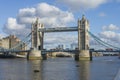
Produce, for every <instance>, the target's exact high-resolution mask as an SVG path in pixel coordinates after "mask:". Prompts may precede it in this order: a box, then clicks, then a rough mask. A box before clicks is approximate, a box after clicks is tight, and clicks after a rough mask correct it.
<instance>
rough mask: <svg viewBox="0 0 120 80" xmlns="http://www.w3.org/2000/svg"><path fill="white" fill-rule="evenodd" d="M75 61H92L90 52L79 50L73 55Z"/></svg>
mask: <svg viewBox="0 0 120 80" xmlns="http://www.w3.org/2000/svg"><path fill="white" fill-rule="evenodd" d="M75 60H76V61H83V60H84V61H85V60H88V61H92V52H91V51H89V50H81V51H78V52H77V53H76V54H75Z"/></svg>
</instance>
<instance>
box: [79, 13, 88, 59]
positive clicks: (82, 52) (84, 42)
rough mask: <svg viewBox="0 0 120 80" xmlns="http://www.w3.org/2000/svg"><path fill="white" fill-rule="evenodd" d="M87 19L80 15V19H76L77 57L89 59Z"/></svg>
mask: <svg viewBox="0 0 120 80" xmlns="http://www.w3.org/2000/svg"><path fill="white" fill-rule="evenodd" d="M88 31H89V21H88V20H87V19H86V18H85V16H84V15H83V16H82V19H81V20H78V55H77V57H78V59H79V60H90V54H89V34H88Z"/></svg>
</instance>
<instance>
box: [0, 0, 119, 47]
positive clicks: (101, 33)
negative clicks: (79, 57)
mask: <svg viewBox="0 0 120 80" xmlns="http://www.w3.org/2000/svg"><path fill="white" fill-rule="evenodd" d="M0 10H1V11H0V36H1V37H5V36H8V35H10V34H14V35H16V36H17V37H19V38H22V37H25V35H27V34H28V33H29V32H30V29H31V23H32V22H34V21H35V20H36V17H38V18H39V22H40V23H43V24H44V25H45V27H46V28H47V27H74V26H77V20H78V19H81V18H82V15H83V14H84V15H85V17H86V18H87V19H88V20H89V23H90V32H92V33H93V34H94V35H96V36H98V37H99V38H101V39H102V40H104V41H107V42H110V43H113V44H114V43H117V44H116V45H119V44H120V22H119V21H120V18H119V15H120V0H19V1H18V0H0ZM58 35H59V36H58ZM44 43H45V47H49V48H52V47H53V46H57V45H58V44H66V43H67V44H66V46H68V45H70V44H72V43H77V32H71V33H70V32H69V33H68V32H67V33H50V34H47V33H46V34H45V40H44ZM91 43H92V44H96V43H94V40H91Z"/></svg>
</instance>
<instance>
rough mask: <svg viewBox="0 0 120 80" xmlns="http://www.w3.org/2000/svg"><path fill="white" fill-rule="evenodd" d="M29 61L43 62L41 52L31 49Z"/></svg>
mask: <svg viewBox="0 0 120 80" xmlns="http://www.w3.org/2000/svg"><path fill="white" fill-rule="evenodd" d="M27 59H28V60H42V55H41V51H40V50H36V49H31V50H30V51H29V53H28V54H27Z"/></svg>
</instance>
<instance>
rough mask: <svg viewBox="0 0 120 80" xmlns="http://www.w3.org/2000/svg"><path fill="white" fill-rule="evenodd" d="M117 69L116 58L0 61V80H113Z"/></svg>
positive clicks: (119, 63)
mask: <svg viewBox="0 0 120 80" xmlns="http://www.w3.org/2000/svg"><path fill="white" fill-rule="evenodd" d="M119 69H120V59H118V57H117V56H107V57H94V58H93V61H79V62H76V61H74V58H49V59H47V60H44V61H39V60H34V61H27V60H26V59H19V58H18V59H0V80H115V77H116V75H118V71H119Z"/></svg>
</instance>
